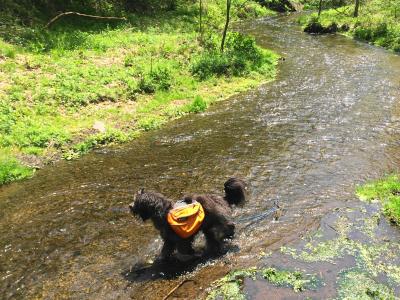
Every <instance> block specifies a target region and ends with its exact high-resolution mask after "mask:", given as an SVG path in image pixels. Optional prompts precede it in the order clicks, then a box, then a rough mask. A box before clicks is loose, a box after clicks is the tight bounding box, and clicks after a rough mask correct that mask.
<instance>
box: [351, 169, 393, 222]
mask: <svg viewBox="0 0 400 300" xmlns="http://www.w3.org/2000/svg"><path fill="white" fill-rule="evenodd" d="M356 194H357V196H358V197H359V198H360V199H361V200H363V201H380V202H381V203H382V204H383V211H384V213H385V215H387V216H388V217H389V219H390V220H391V221H392V222H394V223H396V224H397V225H400V178H399V176H398V175H390V176H387V177H385V178H383V179H380V180H376V181H373V182H370V183H367V184H365V185H362V186H358V187H357V189H356Z"/></svg>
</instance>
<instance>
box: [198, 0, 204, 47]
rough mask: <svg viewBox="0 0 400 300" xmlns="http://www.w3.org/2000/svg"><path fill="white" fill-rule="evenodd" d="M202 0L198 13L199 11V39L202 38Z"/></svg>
mask: <svg viewBox="0 0 400 300" xmlns="http://www.w3.org/2000/svg"><path fill="white" fill-rule="evenodd" d="M202 19H203V1H202V0H200V13H199V32H200V41H202V40H203V20H202Z"/></svg>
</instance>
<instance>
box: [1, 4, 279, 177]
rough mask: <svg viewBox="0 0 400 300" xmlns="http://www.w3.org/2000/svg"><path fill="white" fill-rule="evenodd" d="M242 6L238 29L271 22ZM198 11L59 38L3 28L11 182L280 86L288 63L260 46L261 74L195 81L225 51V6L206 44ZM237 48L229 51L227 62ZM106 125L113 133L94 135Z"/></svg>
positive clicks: (65, 28) (215, 7)
mask: <svg viewBox="0 0 400 300" xmlns="http://www.w3.org/2000/svg"><path fill="white" fill-rule="evenodd" d="M235 5H242V7H241V9H237V10H235V9H234V10H233V11H234V12H235V13H234V14H233V21H235V20H239V19H240V18H239V14H238V12H240V14H242V15H241V17H242V18H249V17H257V16H261V15H266V14H269V11H268V10H266V9H264V8H261V7H260V6H259V5H257V4H255V3H254V2H251V3H250V2H246V1H238V2H237V3H235ZM236 7H238V6H236ZM197 9H198V6H197V5H196V4H191V5H187V6H185V7H179V8H178V9H177V10H175V11H171V12H159V13H157V14H154V15H153V16H148V15H135V14H128V15H127V18H128V20H129V21H128V22H122V23H121V22H119V23H113V24H109V25H108V24H105V23H102V22H100V23H97V22H96V21H88V20H82V21H81V22H79V20H76V19H75V20H74V22H70V21H71V20H61V21H60V22H59V23H57V24H55V25H54V27H53V28H52V30H49V31H48V30H44V29H43V28H42V27H41V24H38V25H37V26H36V27H35V26H33V27H25V26H22V25H20V24H17V23H12V21H10V22H9V23H10V24H11V25H7V26H9V27H6V30H4V31H1V30H3V29H4V27H1V28H0V156H7V157H9V160H8V161H9V162H8V163H7V164H6V165H4V167H2V173H3V174H5V175H3V177H4V178H7V180H3V181H2V183H5V182H10V181H12V180H14V179H15V180H16V179H21V178H24V177H28V176H27V175H26V174H25V173H23V172H22V170H25V171H26V170H28V169H29V167H33V166H31V165H30V164H29V163H28V161H32V159H25V157H29V158H31V156H34V157H35V160H34V161H35V163H36V162H37V161H39V162H40V163H39V166H41V165H43V164H44V163H45V162H46V161H47V159H46V157H48V156H51V157H54V158H59V157H61V158H64V159H75V158H78V157H80V156H81V155H83V154H85V153H87V152H89V151H91V150H92V149H93V148H96V147H101V146H104V145H109V144H115V143H121V142H126V141H129V140H132V139H133V138H136V137H137V136H138V135H140V133H141V132H144V131H149V130H154V129H157V128H160V127H161V126H162V125H163V124H164V123H166V122H167V121H168V120H171V119H175V118H179V117H181V116H182V115H185V114H188V113H198V112H202V111H204V110H205V109H206V108H207V107H208V106H209V105H211V104H212V103H214V102H216V101H219V100H222V99H225V98H227V97H229V96H230V95H232V94H234V93H237V92H240V91H243V90H246V89H249V88H251V87H254V86H256V85H258V84H260V83H261V82H265V81H268V80H271V79H273V77H274V75H275V71H276V68H275V67H276V63H277V59H278V56H277V55H276V54H275V53H273V52H271V51H268V50H262V49H260V48H258V47H257V46H256V45H255V44H253V45H250V47H251V48H252V49H253V50H254V51H256V52H257V53H261V56H262V62H261V63H259V64H257V66H255V67H254V66H251V65H250V64H248V63H246V64H245V66H244V69H243V71H241V72H237V73H234V72H229V74H228V73H223V74H218V73H215V72H214V73H210V74H208V75H207V78H199V76H197V75H196V74H193V72H192V69H193V66H194V64H195V63H196V62H197V61H198V60H199V59H200V58H202V57H206V56H207V55H210V54H209V53H210V51H214V50H213V49H216V48H217V47H218V44H219V41H220V36H219V32H220V29H221V26H222V25H223V21H224V19H223V17H224V14H223V11H224V1H222V0H214V1H210V2H209V3H208V9H207V14H206V15H205V16H204V27H205V30H206V32H207V34H205V35H204V37H203V40H202V41H199V35H198V33H197V32H196V30H197V29H198V24H197V18H196V15H197ZM237 38H238V37H237V36H235V35H234V34H230V35H229V37H228V40H232V39H237ZM252 41H253V40H252ZM233 47H234V45H229V43H228V44H227V50H226V51H227V53H231V52H232V51H233V50H232V49H233ZM235 51H236V50H235ZM238 66H239V64H238ZM250 67H251V69H250ZM98 122H101V123H102V124H104V130H101V131H99V130H98V129H96V128H94V124H96V123H98ZM18 160H20V161H19V162H18ZM10 162H12V163H10ZM22 164H25V166H24V167H21V165H22ZM36 166H37V164H36ZM21 168H23V169H21ZM27 168H28V169H27ZM14 169H15V170H16V172H17V170H19V171H18V172H17V173H18V174H20V175H18V174H17V173H16V174H17V175H16V174H14V173H13V172H14V171H13V170H14ZM24 174H25V175H26V176H25V175H24Z"/></svg>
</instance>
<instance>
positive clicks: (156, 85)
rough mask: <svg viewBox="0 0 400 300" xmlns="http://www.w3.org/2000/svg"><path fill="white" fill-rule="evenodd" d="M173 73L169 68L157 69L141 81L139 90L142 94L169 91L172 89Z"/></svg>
mask: <svg viewBox="0 0 400 300" xmlns="http://www.w3.org/2000/svg"><path fill="white" fill-rule="evenodd" d="M171 81H172V78H171V71H170V70H168V69H167V68H156V69H155V70H152V71H150V72H149V73H148V74H145V75H144V76H143V77H142V78H141V79H140V81H139V84H138V89H139V91H140V92H142V93H146V94H151V93H154V92H155V91H156V90H162V91H167V90H169V89H170V87H171Z"/></svg>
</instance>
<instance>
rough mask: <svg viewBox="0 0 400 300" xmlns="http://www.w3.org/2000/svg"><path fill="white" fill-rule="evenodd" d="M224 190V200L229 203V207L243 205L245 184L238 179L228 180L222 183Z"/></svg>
mask: <svg viewBox="0 0 400 300" xmlns="http://www.w3.org/2000/svg"><path fill="white" fill-rule="evenodd" d="M224 190H225V200H226V201H227V202H228V203H229V205H233V204H235V205H239V204H242V203H244V201H245V200H246V196H245V191H246V183H245V182H244V181H243V180H241V179H239V178H236V177H231V178H229V179H228V180H227V181H226V182H225V183H224Z"/></svg>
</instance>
